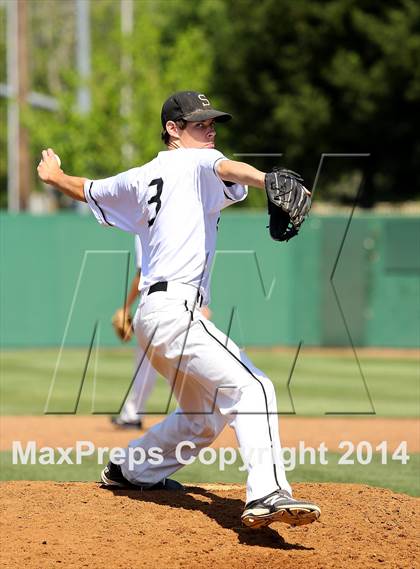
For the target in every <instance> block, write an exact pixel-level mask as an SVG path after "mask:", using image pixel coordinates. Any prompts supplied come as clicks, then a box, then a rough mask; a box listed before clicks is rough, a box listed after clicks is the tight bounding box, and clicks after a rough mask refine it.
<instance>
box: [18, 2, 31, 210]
mask: <svg viewBox="0 0 420 569" xmlns="http://www.w3.org/2000/svg"><path fill="white" fill-rule="evenodd" d="M17 9H18V70H19V83H18V103H19V109H20V112H21V111H23V110H24V109H25V107H26V106H27V98H28V86H29V69H28V43H27V38H28V4H27V0H18V2H17ZM29 163H30V156H29V140H28V132H27V130H26V128H25V127H24V126H23V124H22V120H21V118H20V120H19V173H20V179H19V209H21V210H26V209H28V205H29V195H30V193H31V176H30V172H29Z"/></svg>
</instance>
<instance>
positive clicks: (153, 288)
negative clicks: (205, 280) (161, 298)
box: [147, 281, 203, 306]
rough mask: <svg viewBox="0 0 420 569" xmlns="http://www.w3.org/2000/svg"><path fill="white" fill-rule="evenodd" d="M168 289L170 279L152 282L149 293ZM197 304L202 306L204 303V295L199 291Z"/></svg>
mask: <svg viewBox="0 0 420 569" xmlns="http://www.w3.org/2000/svg"><path fill="white" fill-rule="evenodd" d="M167 290H168V281H161V282H158V283H155V284H152V286H151V287H149V291H148V293H147V294H148V295H149V294H153V293H154V292H166V291H167ZM197 304H198V306H201V305H202V304H203V297H202V295H201V294H200V293H199V292H198V291H197Z"/></svg>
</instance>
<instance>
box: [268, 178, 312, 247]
mask: <svg viewBox="0 0 420 569" xmlns="http://www.w3.org/2000/svg"><path fill="white" fill-rule="evenodd" d="M265 191H266V193H267V201H268V215H269V217H270V220H269V225H268V227H269V230H270V236H271V237H272V239H274V240H275V241H289V239H291V238H292V237H295V236H296V235H297V234H298V233H299V229H300V226H301V225H302V223H303V222H304V221H305V218H306V216H307V215H308V213H309V210H310V208H311V196H310V194H309V192H308V191H307V189H306V188H305V186H304V185H303V178H302V177H301V176H300V175H299V174H297V173H296V172H293V171H292V170H286V169H285V168H274V169H273V171H272V172H268V173H267V174H266V175H265Z"/></svg>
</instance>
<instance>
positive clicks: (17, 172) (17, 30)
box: [6, 0, 31, 212]
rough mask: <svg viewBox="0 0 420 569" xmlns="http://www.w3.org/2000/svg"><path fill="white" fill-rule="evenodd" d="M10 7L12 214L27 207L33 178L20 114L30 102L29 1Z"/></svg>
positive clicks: (9, 183)
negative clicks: (28, 101)
mask: <svg viewBox="0 0 420 569" xmlns="http://www.w3.org/2000/svg"><path fill="white" fill-rule="evenodd" d="M6 6H7V96H8V97H9V101H8V105H7V148H8V152H7V171H8V178H7V202H8V210H9V211H15V212H17V211H20V210H25V209H27V207H28V202H29V194H30V186H31V176H30V172H29V147H28V133H27V131H26V129H25V128H24V126H23V125H22V119H21V113H22V110H23V108H24V106H25V105H26V104H27V99H28V85H29V79H28V50H27V33H28V19H27V0H16V1H15V2H8V3H7V4H6Z"/></svg>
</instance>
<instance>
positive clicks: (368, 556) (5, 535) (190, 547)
mask: <svg viewBox="0 0 420 569" xmlns="http://www.w3.org/2000/svg"><path fill="white" fill-rule="evenodd" d="M0 488H1V516H0V520H1V533H0V535H1V542H2V543H1V566H2V567H7V568H8V569H12V568H14V567H19V569H21V568H22V567H24V568H25V569H31V568H34V569H35V568H36V569H40V568H41V567H42V568H43V569H48V568H52V567H54V568H57V567H66V568H67V567H68V568H77V569H78V568H81V567H89V568H98V569H99V568H100V569H103V568H104V567H110V568H112V569H118V568H120V569H136V568H139V567H141V568H143V567H145V568H148V567H151V568H153V569H160V568H165V569H167V568H168V567H170V568H171V569H175V568H185V567H192V568H195V567H200V569H203V568H206V567H212V568H218V567H223V568H226V567H229V568H230V567H233V568H240V569H244V568H245V567H246V568H247V569H251V568H254V567H279V568H280V567H281V568H282V569H285V568H289V567H290V568H291V567H293V568H296V567H311V569H314V568H319V569H321V568H322V569H326V568H337V567H350V566H351V567H358V568H361V567H362V568H364V567H387V568H390V567H392V568H394V567H395V568H403V567H404V568H405V567H407V568H413V567H415V564H416V561H415V560H416V558H417V559H418V554H419V551H418V549H419V547H418V545H417V541H416V538H417V536H418V525H417V519H418V506H419V500H418V499H416V498H412V497H410V496H407V495H404V494H394V493H393V492H391V491H389V490H385V489H380V488H371V487H369V486H363V485H358V484H357V485H356V484H349V485H344V484H296V485H295V487H294V491H295V496H296V497H299V496H301V497H305V498H306V499H308V500H312V501H314V502H316V503H318V504H319V505H320V506H321V508H322V516H321V518H320V521H318V522H316V523H314V524H312V525H309V526H303V527H301V528H290V527H289V526H286V525H285V524H280V523H277V524H273V525H272V526H270V527H269V528H264V529H261V530H251V529H248V528H244V527H242V526H241V524H240V514H241V512H242V508H243V499H244V489H243V487H242V486H239V485H223V484H206V485H201V486H188V487H187V491H186V493H178V492H176V493H173V492H172V493H170V492H147V493H146V492H144V493H140V492H136V491H121V490H120V491H116V490H112V491H111V490H108V489H104V488H102V487H101V486H100V485H99V484H95V483H54V482H22V481H19V482H4V483H2V484H1V485H0ZM416 510H417V516H416Z"/></svg>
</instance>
